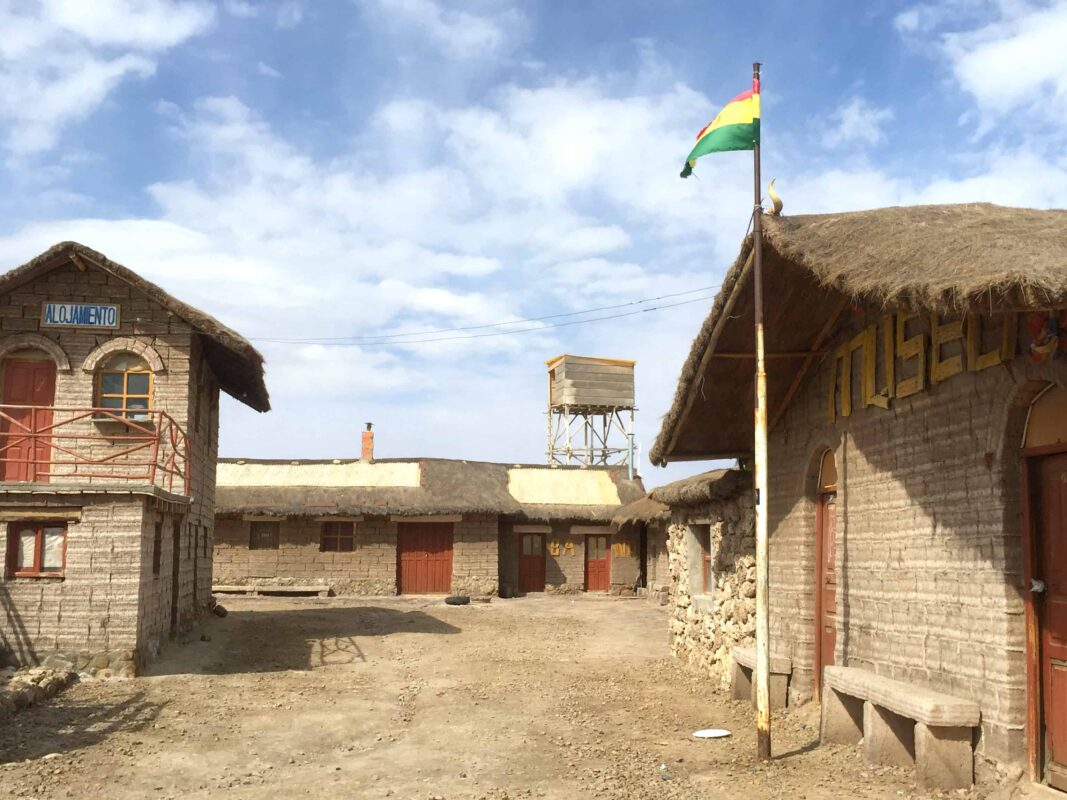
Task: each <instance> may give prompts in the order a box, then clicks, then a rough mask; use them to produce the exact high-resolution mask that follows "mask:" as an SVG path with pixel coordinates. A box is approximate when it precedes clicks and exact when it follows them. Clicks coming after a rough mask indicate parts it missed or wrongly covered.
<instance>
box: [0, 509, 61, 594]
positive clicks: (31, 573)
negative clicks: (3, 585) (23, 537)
mask: <svg viewBox="0 0 1067 800" xmlns="http://www.w3.org/2000/svg"><path fill="white" fill-rule="evenodd" d="M69 526H70V523H69V522H67V521H65V520H54V519H53V520H34V519H27V520H20V521H17V522H9V523H8V526H7V559H6V564H5V566H6V567H7V576H8V577H9V578H45V579H51V580H61V579H63V578H65V577H66V574H67V538H68V536H69V534H70V527H69ZM30 527H32V528H33V529H34V534H35V536H34V545H33V568H32V569H20V568H19V565H18V557H19V534H20V533H22V532H23V531H25V530H26V529H27V528H30ZM59 527H62V529H63V549H62V564H61V565H60V568H59V571H58V572H48V571H45V569H44V563H43V562H44V531H45V528H59Z"/></svg>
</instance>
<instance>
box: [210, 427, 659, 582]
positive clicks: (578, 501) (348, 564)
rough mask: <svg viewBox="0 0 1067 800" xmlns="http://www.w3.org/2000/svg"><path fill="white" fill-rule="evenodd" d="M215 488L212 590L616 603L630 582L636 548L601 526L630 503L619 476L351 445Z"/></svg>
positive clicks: (233, 466)
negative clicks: (559, 597)
mask: <svg viewBox="0 0 1067 800" xmlns="http://www.w3.org/2000/svg"><path fill="white" fill-rule="evenodd" d="M365 436H366V435H365ZM365 442H366V438H365ZM218 483H219V488H218V494H217V497H216V520H215V530H216V538H215V551H214V559H215V566H214V569H215V572H214V575H215V583H216V588H217V589H218V590H220V591H222V590H229V591H263V592H268V591H286V590H288V591H298V590H299V591H316V592H323V593H336V594H368V595H394V594H423V593H443V594H461V595H470V596H476V597H484V596H490V595H496V594H500V595H503V596H514V595H518V594H524V593H527V592H539V591H548V592H557V593H569V592H579V591H584V590H587V589H588V590H592V591H609V592H615V593H620V594H623V593H630V592H635V591H636V588H637V586H638V584H639V583H640V580H641V563H640V558H639V543H638V541H637V539H636V537H633V538H632V537H631V536H630V535H629V534H626V533H623V534H618V533H617V532H616V531H615V530H614V529H613V528H612V525H611V519H612V515H613V514H614V513H615V511H617V510H618V508H619V507H620V506H621V505H622V504H623V503H625V502H629V501H632V500H634V499H637V498H638V497H640V496H641V495H642V494H643V493H644V490H643V487H642V486H641V482H640V479H639V478H635V479H632V480H631V479H629V478H628V477H627V472H626V469H625V468H577V467H554V468H548V467H545V466H543V465H515V464H496V463H490V462H479V461H455V460H448V459H433V458H424V459H407V460H393V459H374V458H373V457H372V452H371V450H370V448H369V447H367V446H366V444H365V446H364V458H363V459H360V460H341V459H336V460H328V461H288V460H267V461H263V460H253V459H223V460H221V461H220V463H219V466H218Z"/></svg>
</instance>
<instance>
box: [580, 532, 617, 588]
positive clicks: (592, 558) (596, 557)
mask: <svg viewBox="0 0 1067 800" xmlns="http://www.w3.org/2000/svg"><path fill="white" fill-rule="evenodd" d="M610 586H611V548H610V547H609V546H608V537H607V536H599V535H598V536H586V537H585V590H586V591H587V592H606V591H607V590H608V588H609V587H610Z"/></svg>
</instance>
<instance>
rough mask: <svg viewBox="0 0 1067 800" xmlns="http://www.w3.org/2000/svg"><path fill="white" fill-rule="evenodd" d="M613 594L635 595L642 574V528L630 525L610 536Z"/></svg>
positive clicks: (611, 590)
mask: <svg viewBox="0 0 1067 800" xmlns="http://www.w3.org/2000/svg"><path fill="white" fill-rule="evenodd" d="M608 542H609V544H610V546H611V589H610V592H611V594H617V595H624V596H633V595H635V594H636V591H635V588H636V584H637V579H638V578H639V577H640V576H641V529H640V527H639V526H637V525H629V526H627V527H625V528H623V529H622V530H619V531H617V532H616V533H615V534H613V535H612V536H610V537H609V539H608Z"/></svg>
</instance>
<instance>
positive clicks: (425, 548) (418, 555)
mask: <svg viewBox="0 0 1067 800" xmlns="http://www.w3.org/2000/svg"><path fill="white" fill-rule="evenodd" d="M396 553H397V576H396V583H397V589H398V590H399V592H400V594H447V593H448V592H450V591H451V590H452V525H451V523H447V522H401V523H400V524H399V525H398V526H397V548H396Z"/></svg>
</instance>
